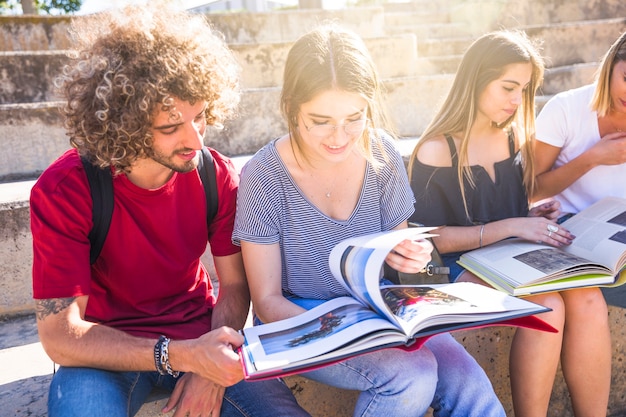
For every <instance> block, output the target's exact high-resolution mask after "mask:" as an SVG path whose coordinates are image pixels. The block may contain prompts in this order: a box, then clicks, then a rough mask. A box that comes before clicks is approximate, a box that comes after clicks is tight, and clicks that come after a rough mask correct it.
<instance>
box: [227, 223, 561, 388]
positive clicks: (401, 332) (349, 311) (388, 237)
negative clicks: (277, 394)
mask: <svg viewBox="0 0 626 417" xmlns="http://www.w3.org/2000/svg"><path fill="white" fill-rule="evenodd" d="M419 229H420V228H415V229H403V230H398V231H391V232H386V233H379V234H374V235H368V236H363V237H361V238H356V239H347V240H345V241H343V242H341V243H339V244H337V246H336V247H335V249H334V250H333V251H332V253H331V255H330V259H329V263H330V267H331V271H332V272H333V275H334V276H335V278H336V279H337V280H338V281H339V282H341V283H342V284H343V285H344V286H346V288H347V290H348V291H349V292H350V293H351V294H352V295H353V296H352V297H348V296H346V297H339V298H335V299H332V300H329V301H327V302H325V303H323V304H321V305H319V306H317V307H315V308H313V309H311V310H309V311H306V312H304V313H302V314H300V315H298V316H295V317H291V318H288V319H285V320H281V321H276V322H273V323H267V324H263V325H260V326H255V327H251V328H245V329H244V330H243V334H244V337H245V342H244V344H243V345H242V346H241V348H240V350H239V352H240V357H241V360H242V364H243V367H244V371H245V375H246V379H250V380H254V379H265V378H272V377H276V376H284V375H288V374H290V373H296V372H302V371H304V370H309V369H314V368H316V367H320V366H326V365H328V364H330V363H334V362H337V361H339V360H342V359H345V358H347V357H350V356H354V355H357V354H362V353H365V352H368V351H371V350H374V349H381V348H387V347H401V348H403V349H417V348H419V347H420V346H421V345H422V344H423V343H424V342H425V341H426V339H427V338H428V337H430V336H432V335H434V334H438V333H442V332H447V331H450V330H456V329H465V328H471V327H482V326H487V325H513V326H524V327H531V328H535V329H540V330H546V331H555V330H554V329H553V328H552V327H550V326H548V325H547V324H545V323H544V322H542V321H541V320H539V319H537V318H536V317H534V316H533V315H534V314H538V313H542V312H545V311H549V309H548V308H545V307H543V306H540V305H537V304H535V303H532V302H529V301H526V300H522V299H517V298H514V297H511V296H509V295H507V294H505V293H503V292H500V291H497V290H495V289H493V288H489V287H485V286H482V285H478V284H472V283H454V284H433V285H383V286H381V285H380V279H381V277H382V271H383V264H384V261H385V257H386V256H387V254H388V253H389V251H391V250H392V248H393V247H394V246H395V245H396V244H397V243H399V242H400V241H402V240H404V239H407V238H409V239H416V238H419V237H424V236H426V235H425V234H424V233H426V232H428V230H430V229H426V228H425V229H422V230H419Z"/></svg>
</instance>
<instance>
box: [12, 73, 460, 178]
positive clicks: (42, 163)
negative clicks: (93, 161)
mask: <svg viewBox="0 0 626 417" xmlns="http://www.w3.org/2000/svg"><path fill="white" fill-rule="evenodd" d="M451 81H452V76H451V75H437V76H412V77H401V78H393V79H387V80H384V81H383V83H384V86H385V88H386V89H387V107H388V108H389V113H390V116H391V119H392V122H393V123H395V125H396V128H397V130H398V133H399V135H401V136H405V137H416V136H419V134H420V133H421V132H422V131H423V129H424V127H425V126H426V124H427V123H428V122H429V120H430V118H431V117H432V116H433V115H434V111H435V110H436V109H435V107H434V104H435V103H439V101H440V100H442V98H443V96H444V95H445V94H446V93H447V91H448V89H449V85H450V83H451ZM279 96H280V89H279V88H278V87H269V88H257V89H247V90H245V91H244V92H243V94H242V99H241V103H240V106H239V117H238V118H237V119H236V120H232V121H230V122H228V123H226V125H225V129H224V130H223V131H219V132H209V133H207V135H206V137H205V142H206V144H207V145H210V146H212V147H214V148H215V149H217V150H219V151H220V152H222V153H224V154H225V155H229V156H236V155H246V154H252V153H254V152H256V151H257V150H258V149H259V148H260V147H261V146H263V145H264V144H265V143H267V142H268V141H269V140H271V139H273V138H275V137H277V136H279V135H282V134H284V132H286V127H285V125H284V122H283V118H282V116H281V114H280V110H279ZM58 105H59V103H54V102H48V103H36V104H11V105H0V147H2V149H3V152H2V153H0V181H15V180H21V179H32V178H35V177H37V176H38V175H39V174H40V173H41V172H42V171H43V170H44V169H45V168H46V167H47V166H48V165H49V164H50V163H51V162H52V161H53V160H54V159H56V157H57V156H58V155H60V154H61V153H62V152H63V151H64V150H66V149H68V148H69V141H68V138H67V136H66V134H65V130H64V129H63V123H62V118H61V115H60V113H59V111H58Z"/></svg>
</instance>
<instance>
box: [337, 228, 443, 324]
mask: <svg viewBox="0 0 626 417" xmlns="http://www.w3.org/2000/svg"><path fill="white" fill-rule="evenodd" d="M433 229H435V228H434V227H410V228H406V229H399V230H393V231H387V232H381V233H374V234H369V235H365V236H358V237H355V238H352V239H346V240H344V241H342V242H340V243H338V244H337V245H336V246H335V247H334V248H333V250H332V251H331V253H330V257H329V260H328V262H329V266H330V270H331V272H332V274H333V276H334V277H335V279H336V280H337V281H339V282H340V283H341V284H342V285H343V286H344V287H345V288H346V290H348V291H349V292H350V293H351V294H352V295H353V296H354V298H356V299H358V300H360V301H361V302H362V303H364V304H366V305H368V306H371V307H372V309H374V310H375V311H376V312H377V313H378V314H380V315H382V316H385V317H388V318H389V319H390V320H393V321H395V317H394V315H393V314H391V312H390V311H389V310H388V309H387V308H386V306H385V303H384V301H383V299H382V296H381V294H380V279H381V277H382V273H383V266H384V263H385V258H386V257H387V255H388V254H389V252H390V251H391V250H392V249H393V248H394V247H395V246H396V245H397V244H398V243H400V242H402V241H403V240H405V239H421V238H427V237H431V236H433V235H431V234H428V233H427V232H428V231H430V230H433Z"/></svg>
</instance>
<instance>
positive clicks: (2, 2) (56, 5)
mask: <svg viewBox="0 0 626 417" xmlns="http://www.w3.org/2000/svg"><path fill="white" fill-rule="evenodd" d="M33 2H34V5H35V8H36V9H37V10H38V11H39V12H40V13H47V14H72V13H75V12H77V11H78V10H80V7H81V6H82V5H83V0H34V1H33ZM20 4H21V0H0V14H7V13H14V12H15V11H16V10H20Z"/></svg>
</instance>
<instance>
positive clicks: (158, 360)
mask: <svg viewBox="0 0 626 417" xmlns="http://www.w3.org/2000/svg"><path fill="white" fill-rule="evenodd" d="M169 344H170V339H169V338H168V337H167V336H164V335H161V336H160V337H159V340H158V341H157V342H156V344H155V345H154V364H155V366H156V370H157V372H158V373H159V374H161V375H171V376H173V377H174V378H177V377H178V376H179V375H180V372H179V371H174V370H173V369H172V365H170V357H169Z"/></svg>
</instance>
